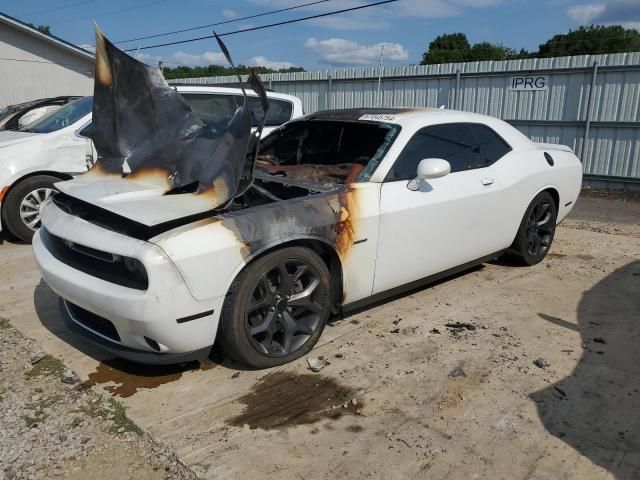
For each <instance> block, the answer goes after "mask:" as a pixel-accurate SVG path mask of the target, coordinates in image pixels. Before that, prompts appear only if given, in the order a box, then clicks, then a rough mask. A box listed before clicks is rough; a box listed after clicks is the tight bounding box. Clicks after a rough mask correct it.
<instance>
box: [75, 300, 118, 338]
mask: <svg viewBox="0 0 640 480" xmlns="http://www.w3.org/2000/svg"><path fill="white" fill-rule="evenodd" d="M65 305H66V306H67V308H68V309H69V313H70V314H71V316H72V317H73V319H74V320H75V321H76V322H77V323H79V324H81V325H83V326H84V327H86V328H88V329H89V330H92V331H94V332H95V333H99V334H100V335H102V336H103V337H106V338H108V339H110V340H113V341H115V342H119V341H120V335H118V330H116V327H115V326H114V325H113V323H111V322H110V321H109V320H107V319H106V318H104V317H101V316H100V315H96V314H95V313H91V312H90V311H88V310H85V309H84V308H81V307H79V306H77V305H75V304H73V303H71V302H69V301H66V300H65Z"/></svg>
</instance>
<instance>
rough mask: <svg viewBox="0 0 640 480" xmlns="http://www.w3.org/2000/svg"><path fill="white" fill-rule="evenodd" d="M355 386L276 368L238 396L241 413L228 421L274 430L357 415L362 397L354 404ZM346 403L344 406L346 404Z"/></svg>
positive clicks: (234, 424) (237, 424) (238, 425)
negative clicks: (241, 405) (350, 386)
mask: <svg viewBox="0 0 640 480" xmlns="http://www.w3.org/2000/svg"><path fill="white" fill-rule="evenodd" d="M354 392H355V390H354V389H351V388H348V387H345V386H342V385H339V384H338V383H337V382H336V381H335V380H334V379H332V378H328V377H321V376H319V375H314V374H308V373H304V374H295V373H291V372H275V373H270V374H267V375H265V376H264V377H262V378H261V379H260V381H259V382H258V383H257V384H256V385H255V386H254V387H253V389H252V391H251V392H249V393H248V394H246V395H244V396H242V397H240V398H239V399H238V402H240V403H243V404H244V406H245V407H244V409H243V411H242V413H241V414H240V415H238V416H236V417H233V418H231V419H229V420H228V421H227V423H228V424H229V425H233V426H237V427H242V426H244V425H249V427H250V428H252V429H255V428H261V429H263V430H275V429H284V428H288V427H292V426H295V425H307V424H311V423H315V422H317V421H319V420H323V419H326V418H331V419H337V418H340V417H342V416H343V415H357V414H358V412H359V410H360V409H361V408H362V401H361V400H358V404H357V406H356V405H353V404H352V403H351V400H352V399H353V398H354V397H355V393H354ZM345 406H346V407H345Z"/></svg>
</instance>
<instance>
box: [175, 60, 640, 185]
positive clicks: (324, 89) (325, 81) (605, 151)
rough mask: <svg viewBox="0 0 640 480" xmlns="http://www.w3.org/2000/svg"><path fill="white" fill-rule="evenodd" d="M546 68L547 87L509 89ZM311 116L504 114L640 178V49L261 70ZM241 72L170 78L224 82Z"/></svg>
mask: <svg viewBox="0 0 640 480" xmlns="http://www.w3.org/2000/svg"><path fill="white" fill-rule="evenodd" d="M519 75H544V76H545V77H546V81H547V83H548V88H547V89H545V90H536V91H522V90H513V89H512V88H510V83H511V81H512V78H513V77H514V76H519ZM262 79H263V81H264V82H265V83H266V84H267V85H268V86H269V87H270V88H272V89H273V90H274V91H276V92H281V93H288V94H291V95H296V96H297V97H299V98H300V99H301V100H302V103H303V105H304V108H305V111H306V112H307V113H311V112H315V111H317V110H325V109H331V108H351V107H374V106H385V107H391V106H395V107H401V106H414V107H440V106H442V105H444V106H445V107H447V108H455V109H458V110H466V111H470V112H478V113H483V114H487V115H493V116H496V117H499V118H502V119H504V120H506V121H508V122H510V123H511V124H512V125H514V126H516V127H517V128H519V129H520V130H521V131H522V132H523V133H524V134H526V135H528V136H529V137H530V138H532V139H533V140H534V141H538V142H548V143H562V144H565V145H569V146H571V147H572V148H573V149H574V150H575V151H576V152H577V153H578V155H580V156H581V158H582V160H583V163H584V167H585V168H584V170H585V174H588V175H591V176H593V177H592V178H595V179H600V178H601V179H602V180H605V179H608V180H619V181H629V180H633V181H636V180H637V181H640V52H634V53H621V54H609V55H581V56H573V57H556V58H535V59H525V60H507V61H485V62H469V63H451V64H441V65H426V66H421V65H411V66H404V67H386V68H382V69H381V68H375V67H374V68H349V69H340V70H318V71H311V72H298V73H286V74H282V73H277V74H269V75H263V76H262ZM234 81H237V77H207V78H191V79H181V80H172V83H189V84H221V83H228V82H234Z"/></svg>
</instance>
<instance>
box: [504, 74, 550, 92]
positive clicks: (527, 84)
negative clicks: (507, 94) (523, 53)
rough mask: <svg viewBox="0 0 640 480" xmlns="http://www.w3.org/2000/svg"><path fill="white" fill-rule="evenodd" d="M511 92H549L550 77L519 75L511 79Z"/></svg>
mask: <svg viewBox="0 0 640 480" xmlns="http://www.w3.org/2000/svg"><path fill="white" fill-rule="evenodd" d="M509 90H524V91H536V90H549V77H547V76H546V75H518V76H517V77H511V78H510V79H509Z"/></svg>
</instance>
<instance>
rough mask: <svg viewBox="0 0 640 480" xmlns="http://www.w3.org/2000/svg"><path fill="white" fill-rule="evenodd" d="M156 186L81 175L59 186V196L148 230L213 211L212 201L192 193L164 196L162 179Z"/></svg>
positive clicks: (129, 177) (142, 182)
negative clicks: (71, 198) (66, 196)
mask: <svg viewBox="0 0 640 480" xmlns="http://www.w3.org/2000/svg"><path fill="white" fill-rule="evenodd" d="M156 180H160V181H158V182H157V183H156V184H154V183H153V182H150V181H149V178H144V179H142V180H140V179H138V180H137V179H136V178H135V176H133V177H131V176H128V177H125V178H123V177H121V176H115V175H114V176H111V178H103V177H102V175H100V176H99V177H98V176H91V175H87V174H85V175H81V176H80V177H78V178H76V179H74V180H69V181H66V182H59V183H56V188H57V189H58V190H60V192H62V193H64V194H66V195H69V196H71V197H74V198H77V199H79V200H82V201H84V202H86V203H89V204H91V205H94V206H96V207H99V208H101V209H103V210H107V211H109V212H111V213H115V214H116V215H119V216H121V217H124V218H127V219H129V220H133V221H135V222H137V223H140V224H142V225H145V226H147V227H153V226H156V225H159V224H161V223H166V222H170V221H172V220H176V219H178V218H183V217H188V216H191V215H196V214H198V213H202V212H206V211H208V210H211V204H210V199H209V198H208V197H207V196H204V195H194V194H193V193H176V194H170V195H165V192H166V187H165V186H163V184H162V182H161V180H162V177H159V178H158V177H156Z"/></svg>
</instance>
